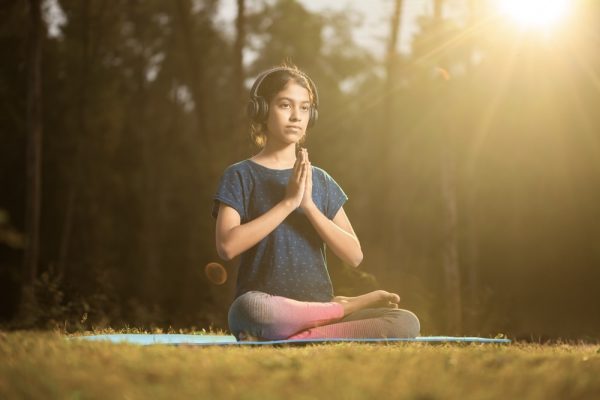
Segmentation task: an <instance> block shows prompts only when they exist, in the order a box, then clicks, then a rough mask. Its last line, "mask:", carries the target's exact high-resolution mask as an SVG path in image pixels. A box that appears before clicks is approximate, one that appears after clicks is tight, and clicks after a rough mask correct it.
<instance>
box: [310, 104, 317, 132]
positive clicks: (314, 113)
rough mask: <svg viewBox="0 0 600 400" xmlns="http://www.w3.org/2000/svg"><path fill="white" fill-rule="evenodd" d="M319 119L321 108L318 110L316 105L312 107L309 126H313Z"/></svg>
mask: <svg viewBox="0 0 600 400" xmlns="http://www.w3.org/2000/svg"><path fill="white" fill-rule="evenodd" d="M317 119H319V110H317V109H316V108H315V107H314V106H312V107H310V115H309V118H308V127H309V128H312V127H313V126H314V125H315V123H316V122H317Z"/></svg>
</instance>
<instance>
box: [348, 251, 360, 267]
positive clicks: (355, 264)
mask: <svg viewBox="0 0 600 400" xmlns="http://www.w3.org/2000/svg"><path fill="white" fill-rule="evenodd" d="M362 260H363V253H362V250H359V251H358V253H357V254H356V255H355V256H354V257H353V258H352V259H351V260H349V261H350V265H351V266H352V267H354V268H357V267H358V266H359V265H360V263H361V262H362Z"/></svg>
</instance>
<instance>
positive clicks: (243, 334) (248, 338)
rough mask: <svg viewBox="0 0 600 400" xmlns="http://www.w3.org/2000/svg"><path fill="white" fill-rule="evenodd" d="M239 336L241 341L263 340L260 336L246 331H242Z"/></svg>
mask: <svg viewBox="0 0 600 400" xmlns="http://www.w3.org/2000/svg"><path fill="white" fill-rule="evenodd" d="M238 336H239V341H240V342H260V341H262V339H261V338H259V337H257V336H252V335H250V334H249V333H246V332H240V334H239V335H238Z"/></svg>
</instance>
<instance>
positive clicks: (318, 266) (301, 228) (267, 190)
mask: <svg viewBox="0 0 600 400" xmlns="http://www.w3.org/2000/svg"><path fill="white" fill-rule="evenodd" d="M291 174H292V169H291V168H290V169H284V170H277V169H271V168H267V167H264V166H262V165H260V164H257V163H255V162H253V161H250V160H244V161H241V162H239V163H236V164H233V165H231V166H229V167H228V168H227V169H226V170H225V172H224V174H223V177H222V178H221V181H220V183H219V187H218V189H217V193H216V195H215V197H214V199H215V201H214V206H213V211H212V215H213V217H215V218H216V217H217V214H218V212H219V202H222V203H224V204H227V205H228V206H230V207H232V208H233V209H235V210H236V211H237V212H238V213H239V215H240V219H241V223H242V224H245V223H247V222H249V221H252V220H253V219H255V218H257V217H259V216H261V215H263V214H264V213H266V212H267V211H269V210H270V209H271V208H273V207H274V206H275V205H276V204H277V203H279V202H280V201H281V200H282V199H283V198H284V196H285V190H286V187H287V184H288V180H289V178H290V175H291ZM312 174H313V175H312V179H313V191H312V196H313V201H314V203H315V205H316V206H317V207H318V208H319V210H321V212H322V213H323V214H324V215H325V216H327V218H329V219H333V217H335V215H336V214H337V212H338V211H339V209H340V208H341V207H342V205H343V204H344V203H345V202H346V200H348V197H347V196H346V194H345V193H344V191H343V190H342V189H341V188H340V186H339V185H338V184H337V183H336V182H335V181H334V180H333V178H332V177H331V176H330V175H329V174H328V173H327V172H325V171H324V170H322V169H321V168H318V167H314V166H313V167H312ZM240 257H241V259H240V268H239V273H238V281H237V289H236V297H238V296H240V295H242V294H244V293H246V292H248V291H251V290H259V291H261V292H265V293H269V294H271V295H277V296H283V297H287V298H291V299H295V300H300V301H321V302H323V301H330V300H331V299H332V297H333V288H332V286H331V279H330V278H329V273H328V272H327V261H326V258H325V243H324V242H323V240H322V239H321V237H320V236H319V234H318V233H317V231H316V230H315V229H314V228H313V226H312V224H311V223H310V221H309V220H308V218H307V217H306V216H305V215H304V212H303V211H302V209H300V208H298V209H296V210H295V211H293V212H292V213H291V214H290V215H288V217H287V218H286V219H285V220H284V221H283V222H282V223H281V224H280V225H279V226H278V227H277V228H275V230H274V231H273V232H271V233H270V234H269V235H267V237H265V238H264V239H263V240H261V241H260V242H258V243H257V244H256V245H255V246H254V247H252V248H250V249H248V250H246V251H245V252H244V253H242V254H241V255H240Z"/></svg>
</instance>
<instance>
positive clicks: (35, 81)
mask: <svg viewBox="0 0 600 400" xmlns="http://www.w3.org/2000/svg"><path fill="white" fill-rule="evenodd" d="M29 18H30V27H29V52H28V60H27V65H28V67H29V71H28V75H29V76H28V80H27V166H26V168H27V200H26V201H27V207H26V210H25V231H26V241H25V254H24V260H23V263H24V277H23V278H24V279H23V287H22V297H21V305H20V314H21V315H20V319H21V320H25V319H27V320H31V319H32V318H34V317H33V313H34V312H35V311H36V310H35V307H36V306H35V295H34V291H33V285H34V283H35V280H36V279H37V274H38V265H39V257H40V251H39V248H40V243H39V242H40V211H41V186H42V128H43V123H42V74H41V72H42V41H43V35H44V30H43V21H42V12H41V0H29Z"/></svg>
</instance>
